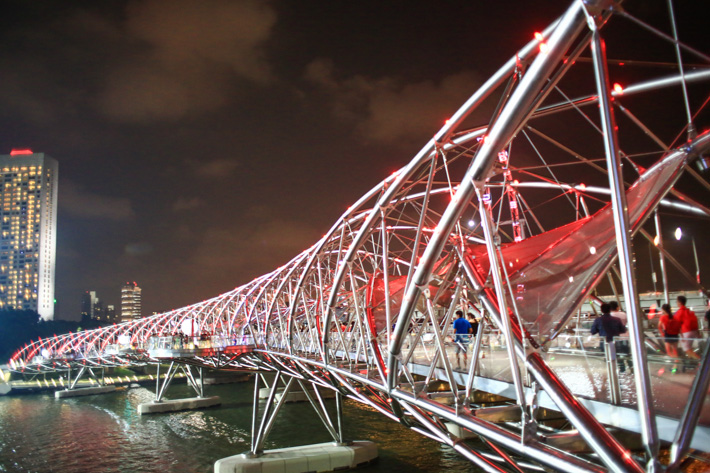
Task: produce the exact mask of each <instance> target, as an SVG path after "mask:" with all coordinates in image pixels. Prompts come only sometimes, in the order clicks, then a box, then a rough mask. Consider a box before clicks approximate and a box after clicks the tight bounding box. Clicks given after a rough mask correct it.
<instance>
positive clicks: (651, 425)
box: [591, 30, 659, 462]
mask: <svg viewBox="0 0 710 473" xmlns="http://www.w3.org/2000/svg"><path fill="white" fill-rule="evenodd" d="M591 50H592V60H593V62H594V75H595V78H596V83H597V89H598V94H599V102H600V107H599V113H600V119H601V125H602V130H603V131H604V148H605V154H606V159H607V169H608V176H609V188H610V189H611V191H612V193H611V206H612V212H613V217H614V227H615V229H616V246H617V248H618V252H619V266H620V268H621V273H622V274H623V277H622V278H621V283H622V286H623V289H624V299H625V301H626V310H627V313H628V314H629V317H628V325H629V328H630V332H631V334H630V337H629V338H630V341H631V350H632V353H633V356H634V367H635V369H634V377H635V380H636V390H637V393H638V396H637V400H638V401H637V402H638V410H639V416H640V417H641V433H642V436H643V439H644V445H645V447H646V453H647V455H648V459H649V460H650V461H652V462H657V458H658V448H659V443H658V429H657V427H656V417H655V412H654V408H653V393H652V391H651V381H650V376H649V368H648V363H647V359H646V346H645V344H644V334H643V321H642V319H641V313H640V311H639V307H638V295H637V293H636V276H635V274H634V267H633V263H632V256H631V233H630V227H629V217H628V213H627V209H628V207H627V204H626V192H625V191H624V188H623V185H624V184H623V177H622V175H621V159H620V155H619V149H618V145H617V135H616V122H615V120H614V109H613V108H612V106H611V100H610V98H611V95H610V93H609V90H610V89H611V88H610V87H609V74H608V71H607V62H606V47H605V45H604V41H603V39H602V37H601V35H600V33H599V31H598V30H596V31H594V34H593V35H592V43H591Z"/></svg>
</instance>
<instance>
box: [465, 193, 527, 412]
mask: <svg viewBox="0 0 710 473" xmlns="http://www.w3.org/2000/svg"><path fill="white" fill-rule="evenodd" d="M477 194H478V201H479V202H481V203H482V202H483V200H482V199H481V195H480V193H478V192H477ZM480 210H481V212H480V214H481V227H482V228H483V234H484V235H485V238H486V249H487V250H488V261H489V262H490V265H491V275H492V276H493V284H494V286H495V289H496V295H497V296H498V310H499V312H500V318H501V322H502V326H501V327H500V328H501V329H502V330H503V335H504V336H505V346H506V351H507V352H508V361H509V362H510V371H511V374H512V375H513V384H514V385H515V394H516V397H517V401H518V405H519V406H520V409H521V410H522V411H523V417H524V418H525V419H527V412H526V410H525V394H524V393H523V381H522V379H521V377H520V367H519V366H518V357H517V356H516V355H515V348H514V345H515V343H514V340H513V333H512V329H511V327H510V316H509V315H508V305H507V303H506V300H505V289H504V288H503V278H502V276H501V274H500V264H499V262H498V255H497V253H498V252H497V248H496V246H497V245H496V244H495V242H494V240H495V239H496V238H498V235H497V233H496V232H494V231H493V228H492V226H493V225H492V223H491V219H490V213H489V212H488V209H487V208H486V206H485V205H483V204H482V205H481V209H480ZM501 263H502V264H505V262H501Z"/></svg>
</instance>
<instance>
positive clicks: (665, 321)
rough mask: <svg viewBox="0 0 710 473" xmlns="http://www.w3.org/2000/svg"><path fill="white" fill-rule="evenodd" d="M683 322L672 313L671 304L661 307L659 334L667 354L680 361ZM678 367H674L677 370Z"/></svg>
mask: <svg viewBox="0 0 710 473" xmlns="http://www.w3.org/2000/svg"><path fill="white" fill-rule="evenodd" d="M680 327H681V321H680V320H678V318H677V317H675V316H674V315H673V312H671V306H670V305H669V304H663V305H662V306H661V318H660V320H659V321H658V332H659V333H660V334H661V337H663V341H664V343H665V347H666V354H667V355H668V356H670V357H672V358H675V359H676V360H677V359H678V337H679V335H680ZM676 368H677V366H674V367H673V369H674V370H675V369H676Z"/></svg>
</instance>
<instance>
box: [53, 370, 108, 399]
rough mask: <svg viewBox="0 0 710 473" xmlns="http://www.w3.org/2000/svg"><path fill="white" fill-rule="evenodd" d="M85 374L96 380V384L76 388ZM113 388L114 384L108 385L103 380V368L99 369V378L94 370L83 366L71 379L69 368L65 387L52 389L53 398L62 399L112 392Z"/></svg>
mask: <svg viewBox="0 0 710 473" xmlns="http://www.w3.org/2000/svg"><path fill="white" fill-rule="evenodd" d="M85 376H88V377H89V378H90V379H93V380H94V381H95V382H96V386H87V387H81V388H77V387H76V386H77V383H78V382H79V380H80V379H81V378H83V377H85ZM115 390H116V386H114V385H111V386H108V385H106V383H105V382H104V370H103V368H102V369H101V378H100V379H99V377H98V376H97V375H96V373H94V370H93V369H92V368H88V367H86V366H83V367H82V368H81V369H80V370H79V373H78V374H77V375H76V376H75V377H74V379H72V377H71V370H69V372H68V374H67V387H66V388H65V389H62V390H59V391H54V397H55V399H64V398H67V397H78V396H92V395H95V394H107V393H112V392H114V391H115Z"/></svg>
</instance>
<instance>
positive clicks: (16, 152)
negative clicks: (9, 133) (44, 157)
mask: <svg viewBox="0 0 710 473" xmlns="http://www.w3.org/2000/svg"><path fill="white" fill-rule="evenodd" d="M23 154H34V153H33V152H32V150H31V149H13V150H12V151H10V156H20V155H23Z"/></svg>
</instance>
